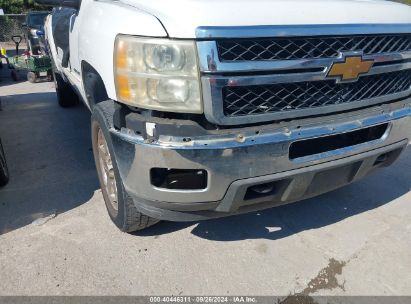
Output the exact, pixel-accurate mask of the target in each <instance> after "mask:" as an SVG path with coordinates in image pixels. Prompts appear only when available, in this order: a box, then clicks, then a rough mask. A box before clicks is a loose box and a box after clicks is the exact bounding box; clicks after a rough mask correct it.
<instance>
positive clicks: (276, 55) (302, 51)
mask: <svg viewBox="0 0 411 304" xmlns="http://www.w3.org/2000/svg"><path fill="white" fill-rule="evenodd" d="M217 49H218V54H219V57H220V60H221V61H256V60H291V59H308V58H314V59H315V58H332V57H337V56H338V55H339V52H343V51H345V52H348V51H362V52H363V53H364V54H366V55H371V54H382V53H392V52H405V51H411V35H410V34H400V35H362V36H340V37H335V36H328V37H303V38H296V37H288V38H263V39H227V40H218V41H217Z"/></svg>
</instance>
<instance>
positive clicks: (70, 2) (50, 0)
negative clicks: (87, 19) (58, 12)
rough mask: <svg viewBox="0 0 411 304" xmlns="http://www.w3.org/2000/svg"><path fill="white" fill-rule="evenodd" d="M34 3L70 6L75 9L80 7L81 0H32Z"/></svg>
mask: <svg viewBox="0 0 411 304" xmlns="http://www.w3.org/2000/svg"><path fill="white" fill-rule="evenodd" d="M34 2H35V3H37V4H41V5H48V6H62V7H71V8H74V9H76V10H78V9H79V8H80V5H81V0H34Z"/></svg>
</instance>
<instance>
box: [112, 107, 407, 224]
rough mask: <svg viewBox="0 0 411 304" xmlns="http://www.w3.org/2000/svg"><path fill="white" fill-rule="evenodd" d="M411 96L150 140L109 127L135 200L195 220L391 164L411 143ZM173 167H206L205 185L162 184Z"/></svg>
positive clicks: (286, 198)
mask: <svg viewBox="0 0 411 304" xmlns="http://www.w3.org/2000/svg"><path fill="white" fill-rule="evenodd" d="M410 103H411V99H407V100H403V101H400V102H396V103H392V104H386V105H381V106H376V107H373V108H367V109H363V110H358V111H354V112H350V113H344V114H337V115H329V116H325V117H319V118H311V119H304V120H295V121H291V122H286V123H279V124H273V125H267V126H264V127H259V128H257V127H250V128H242V129H236V130H224V131H222V132H216V133H215V134H207V135H200V136H190V137H187V136H175V135H173V136H171V135H168V134H160V135H159V136H158V138H156V139H154V140H153V139H151V140H147V139H144V138H143V137H142V136H139V135H136V133H135V132H134V131H133V130H129V129H122V130H121V131H118V130H115V129H113V128H111V130H110V132H111V137H112V141H113V146H114V149H115V154H116V160H117V162H118V167H119V170H120V174H121V176H122V179H123V183H124V186H125V189H126V190H127V192H128V193H129V194H130V195H131V196H132V197H133V199H134V201H135V203H136V206H137V208H138V209H140V211H142V212H143V213H145V214H147V215H150V216H152V217H155V218H159V219H165V220H175V221H186V220H187V221H191V220H201V219H207V218H213V217H219V216H225V215H229V214H234V213H240V212H247V211H251V210H258V209H263V208H267V207H271V206H275V205H281V204H285V203H289V202H293V201H297V200H301V199H304V198H308V197H312V196H315V195H318V194H321V193H324V192H327V191H330V190H333V189H336V188H338V187H341V186H343V185H346V184H348V183H351V182H353V181H355V180H358V179H359V178H361V177H363V176H365V175H367V174H368V173H370V172H371V171H373V170H374V169H375V168H378V167H381V166H386V165H389V164H391V163H392V162H393V161H394V160H395V159H396V158H397V157H398V156H399V155H400V154H401V152H402V150H403V149H404V148H405V147H406V145H407V144H408V139H409V136H410V133H411V106H410ZM151 127H154V128H155V125H151ZM364 130H365V131H364ZM367 132H368V133H369V134H368V133H367ZM336 136H340V137H336ZM367 136H368V137H367ZM342 138H344V140H341V139H342ZM314 139H320V140H319V141H318V140H317V141H316V140H314ZM341 142H342V143H346V144H345V145H344V144H343V145H341ZM338 143H340V144H338ZM293 149H294V150H293ZM295 149H298V151H297V152H296V151H295ZM153 168H157V169H160V171H156V170H153ZM174 169H176V170H177V172H180V171H178V170H181V172H185V173H186V172H193V174H195V173H196V172H206V182H205V184H204V187H201V188H199V189H195V187H194V188H193V186H192V185H188V186H187V187H186V188H184V182H180V183H179V185H181V188H180V189H175V188H173V187H172V186H170V187H168V188H167V187H159V186H158V185H157V186H156V183H155V182H153V178H154V179H155V178H156V177H155V176H153V174H154V175H155V174H158V172H166V174H167V172H173V171H171V170H174ZM161 170H163V171H161ZM184 170H186V171H184ZM174 177H175V178H176V179H177V178H180V177H181V175H179V174H177V175H175V176H174ZM171 179H173V177H172V178H171ZM189 179H190V178H189ZM172 182H173V180H171V181H170V185H171V184H172Z"/></svg>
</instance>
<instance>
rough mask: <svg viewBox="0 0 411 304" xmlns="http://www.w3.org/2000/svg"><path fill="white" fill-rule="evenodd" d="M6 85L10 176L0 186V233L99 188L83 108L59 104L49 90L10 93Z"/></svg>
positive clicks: (3, 125)
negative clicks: (65, 106) (63, 106)
mask: <svg viewBox="0 0 411 304" xmlns="http://www.w3.org/2000/svg"><path fill="white" fill-rule="evenodd" d="M0 85H1V84H0ZM33 86H36V85H33ZM11 88H12V87H10V88H5V87H0V90H2V92H1V93H2V94H0V95H2V96H1V97H0V98H1V100H2V108H3V110H2V111H1V112H0V136H1V138H2V141H3V146H4V150H5V153H6V158H7V163H8V166H9V171H10V176H11V180H10V183H9V184H8V185H7V186H5V187H4V188H2V189H1V190H0V234H4V233H7V232H9V231H12V230H14V229H17V228H20V227H23V226H25V225H27V224H30V223H32V222H33V221H34V220H36V219H38V218H42V217H45V216H48V215H50V214H53V213H55V214H60V213H63V212H65V211H67V210H70V209H72V208H75V207H77V206H79V205H81V204H83V203H85V202H87V201H88V200H89V199H90V198H91V197H92V196H93V194H94V191H95V190H96V189H98V188H99V185H98V180H97V175H96V170H95V166H94V160H93V153H92V149H91V139H90V114H89V112H88V110H87V109H86V108H85V107H83V106H78V107H74V108H70V109H62V108H60V107H59V106H58V104H57V100H56V94H55V93H54V92H53V93H51V92H41V93H31V94H16V95H13V94H15V93H16V92H13V91H10V89H11ZM33 88H36V89H37V88H39V87H33ZM6 94H9V95H6Z"/></svg>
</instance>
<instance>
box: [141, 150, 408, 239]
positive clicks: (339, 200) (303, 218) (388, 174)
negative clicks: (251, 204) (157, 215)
mask: <svg viewBox="0 0 411 304" xmlns="http://www.w3.org/2000/svg"><path fill="white" fill-rule="evenodd" d="M410 160H411V147H410V148H408V149H407V150H406V151H405V153H404V155H403V156H402V157H401V158H400V160H399V161H398V162H397V163H395V164H394V165H393V166H392V167H389V168H383V169H380V170H377V171H376V172H374V174H372V175H370V176H368V177H366V178H365V179H364V180H362V181H359V182H357V183H354V184H352V185H349V186H346V187H344V188H341V189H339V190H336V191H333V192H330V193H327V194H324V195H322V196H319V197H316V198H312V199H308V200H305V201H301V202H298V203H294V204H289V205H285V206H281V207H277V208H271V209H267V210H263V211H260V212H253V213H250V214H243V215H237V216H232V217H227V218H221V219H215V220H209V221H204V222H198V223H195V224H192V223H171V222H162V223H160V224H158V225H156V226H153V227H152V228H150V229H148V230H146V231H141V232H136V233H135V235H138V236H153V235H162V234H168V233H172V232H174V231H178V230H181V229H186V228H189V227H190V229H192V231H191V233H192V234H193V235H195V236H198V237H201V238H204V239H208V240H214V241H239V240H244V239H269V240H278V239H282V238H285V237H288V236H291V235H294V234H296V233H299V232H301V231H305V230H310V229H316V228H320V227H325V226H328V225H332V224H334V223H337V222H340V221H342V220H344V219H346V218H349V217H351V216H355V215H357V214H361V213H363V212H367V211H369V210H372V209H376V208H379V207H381V206H383V205H385V204H388V203H390V202H392V201H393V200H395V199H397V198H399V197H401V196H402V195H404V194H406V193H408V192H409V191H410V188H411V170H410V169H411V165H410V164H411V162H410ZM398 172H401V177H400V176H399V174H398Z"/></svg>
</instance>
